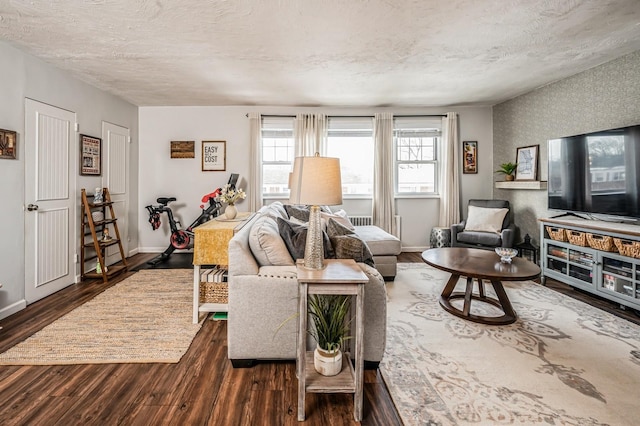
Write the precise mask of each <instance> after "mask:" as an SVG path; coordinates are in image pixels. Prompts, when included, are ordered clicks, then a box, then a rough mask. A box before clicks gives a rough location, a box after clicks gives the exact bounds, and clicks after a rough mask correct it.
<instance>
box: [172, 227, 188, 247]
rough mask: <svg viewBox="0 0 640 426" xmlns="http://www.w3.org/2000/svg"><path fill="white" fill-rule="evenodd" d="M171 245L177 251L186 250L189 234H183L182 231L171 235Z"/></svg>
mask: <svg viewBox="0 0 640 426" xmlns="http://www.w3.org/2000/svg"><path fill="white" fill-rule="evenodd" d="M170 240H171V245H172V246H173V247H175V248H177V249H178V250H182V249H186V248H187V247H189V240H190V239H189V234H187V233H186V232H184V231H183V230H182V229H180V230H178V231H176V232H174V233H173V234H171V238H170Z"/></svg>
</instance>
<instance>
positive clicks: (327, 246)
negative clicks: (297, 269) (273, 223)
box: [277, 218, 335, 260]
mask: <svg viewBox="0 0 640 426" xmlns="http://www.w3.org/2000/svg"><path fill="white" fill-rule="evenodd" d="M277 223H278V232H279V234H280V237H282V240H283V241H284V245H285V246H286V247H287V250H288V251H289V254H290V255H291V257H292V258H293V259H294V260H297V259H304V249H305V246H306V242H307V231H308V229H309V227H308V225H302V224H299V223H294V222H292V221H290V220H284V219H281V218H278V219H277ZM322 240H323V248H324V258H325V259H332V258H335V254H334V251H333V246H332V244H331V240H330V239H329V237H328V236H327V233H326V232H324V231H323V232H322Z"/></svg>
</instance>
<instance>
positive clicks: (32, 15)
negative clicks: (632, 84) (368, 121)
mask: <svg viewBox="0 0 640 426" xmlns="http://www.w3.org/2000/svg"><path fill="white" fill-rule="evenodd" d="M0 39H3V40H5V41H7V42H9V43H10V44H12V45H13V46H15V47H17V48H18V49H20V50H23V51H25V52H28V53H30V54H32V55H34V56H36V57H39V58H41V59H43V60H44V61H46V62H48V63H51V64H53V65H55V66H56V67H59V68H61V69H64V70H68V71H70V72H71V73H72V74H73V75H75V76H76V77H77V78H79V79H80V80H83V81H85V82H87V83H89V84H92V85H94V86H96V87H98V88H100V89H103V90H105V91H107V92H110V93H113V94H115V95H117V96H119V97H122V98H124V99H126V100H128V101H130V102H132V103H133V104H136V105H140V106H148V105H288V106H369V107H373V106H445V105H473V104H481V105H492V104H495V103H498V102H500V101H504V100H507V99H510V98H513V97H514V96H517V95H519V94H522V93H525V92H528V91H530V90H532V89H535V88H536V87H540V86H542V85H544V84H547V83H549V82H552V81H556V80H559V79H562V78H565V77H568V76H570V75H573V74H576V73H578V72H581V71H584V70H586V69H589V68H592V67H594V66H597V65H599V64H602V63H604V62H607V61H610V60H612V59H615V58H617V57H620V56H623V55H625V54H627V53H631V52H634V51H637V50H640V1H639V0H544V1H542V0H540V1H538V0H448V1H442V0H342V1H340V0H324V1H322V0H316V1H311V0H307V1H305V0H228V1H213V0H209V1H205V0H173V1H168V0H30V1H26V0H25V1H10V0H0Z"/></svg>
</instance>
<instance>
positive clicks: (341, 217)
mask: <svg viewBox="0 0 640 426" xmlns="http://www.w3.org/2000/svg"><path fill="white" fill-rule="evenodd" d="M329 219H334V220H335V221H336V222H338V223H340V224H341V225H343V226H344V227H346V228H348V229H350V230H352V231H353V230H355V227H354V226H353V224H352V223H351V221H350V220H349V217H348V216H347V212H346V211H344V210H338V211H336V212H335V213H327V212H324V211H323V212H320V220H322V228H323V229H327V226H328V224H329Z"/></svg>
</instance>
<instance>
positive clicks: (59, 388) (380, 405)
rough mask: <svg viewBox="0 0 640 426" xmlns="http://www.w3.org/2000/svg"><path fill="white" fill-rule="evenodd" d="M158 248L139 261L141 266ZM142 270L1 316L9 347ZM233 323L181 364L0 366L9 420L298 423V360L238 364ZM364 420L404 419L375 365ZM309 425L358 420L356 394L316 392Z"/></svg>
mask: <svg viewBox="0 0 640 426" xmlns="http://www.w3.org/2000/svg"><path fill="white" fill-rule="evenodd" d="M152 257H154V255H149V254H144V255H136V256H134V257H132V258H131V259H129V266H130V269H136V268H137V267H138V266H140V265H142V264H143V263H145V262H146V261H147V260H149V259H150V258H152ZM133 273H134V272H127V273H125V274H123V275H121V276H119V277H117V278H116V279H114V280H112V282H110V283H109V284H103V283H102V282H101V281H97V280H93V281H86V282H83V283H80V284H75V285H72V286H70V287H67V288H66V289H64V290H61V291H59V292H57V293H55V294H53V295H51V296H49V297H47V298H45V299H43V300H40V301H38V302H36V303H33V304H31V305H29V306H28V307H27V308H26V309H24V310H22V311H20V312H18V313H16V314H14V315H12V316H10V317H8V318H6V319H3V320H2V321H0V325H1V326H2V327H3V329H2V330H0V352H4V351H5V350H7V349H9V348H10V347H12V346H13V345H15V344H17V343H18V342H21V341H23V340H25V339H26V338H28V337H29V336H31V335H32V334H33V333H35V332H37V331H38V330H40V329H42V328H43V327H45V326H46V325H48V324H50V323H52V322H53V321H55V320H56V319H57V318H59V317H61V316H62V315H64V314H66V313H67V312H69V311H71V310H73V309H74V308H76V307H78V306H80V305H81V304H83V303H84V302H86V301H87V300H89V299H91V298H93V297H94V296H95V295H97V294H98V293H100V292H102V291H104V290H105V289H106V288H108V287H110V286H111V285H114V284H116V283H117V282H119V281H121V280H122V279H124V278H125V277H126V276H129V275H131V274H133ZM226 337H227V324H226V321H211V320H206V321H205V322H204V325H203V326H202V329H201V330H200V331H199V332H198V334H197V335H196V337H195V339H194V340H193V343H192V344H191V347H190V348H189V350H188V351H187V353H186V354H185V355H184V356H183V358H182V360H181V361H180V362H179V363H177V364H104V365H59V366H1V367H0V401H1V402H0V425H4V426H7V425H78V424H82V425H116V424H117V425H297V424H298V421H297V379H296V377H295V362H293V361H291V362H272V363H259V364H258V365H256V366H254V367H252V368H247V369H234V368H233V367H232V366H231V363H230V362H229V360H228V359H227V346H226ZM364 380H365V387H364V418H363V421H362V424H363V425H401V424H402V422H401V421H400V419H399V417H398V414H397V411H396V410H395V407H394V406H393V402H392V400H391V398H390V396H389V392H388V390H387V388H386V386H385V384H384V382H383V380H382V377H381V375H380V372H379V371H377V370H375V371H373V370H368V371H365V377H364ZM306 399H307V401H306V415H307V421H306V422H305V423H304V424H306V425H328V424H330V425H351V424H358V423H357V422H355V421H354V420H353V396H352V395H347V394H308V395H307V398H306Z"/></svg>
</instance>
